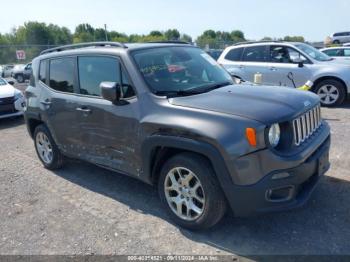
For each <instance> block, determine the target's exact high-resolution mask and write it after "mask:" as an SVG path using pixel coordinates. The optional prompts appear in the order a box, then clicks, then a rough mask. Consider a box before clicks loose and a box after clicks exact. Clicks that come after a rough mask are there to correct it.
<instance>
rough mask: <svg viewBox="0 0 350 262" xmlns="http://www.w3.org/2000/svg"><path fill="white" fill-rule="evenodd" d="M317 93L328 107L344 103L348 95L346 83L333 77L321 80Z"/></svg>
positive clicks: (322, 102) (316, 89)
mask: <svg viewBox="0 0 350 262" xmlns="http://www.w3.org/2000/svg"><path fill="white" fill-rule="evenodd" d="M315 93H316V94H317V95H318V96H319V98H320V100H321V104H322V105H323V106H328V107H332V106H338V105H340V104H342V103H343V102H344V99H345V97H346V94H345V87H344V85H343V84H342V83H341V82H339V81H338V80H333V79H329V80H324V81H322V82H320V83H319V84H318V85H317V86H316V88H315Z"/></svg>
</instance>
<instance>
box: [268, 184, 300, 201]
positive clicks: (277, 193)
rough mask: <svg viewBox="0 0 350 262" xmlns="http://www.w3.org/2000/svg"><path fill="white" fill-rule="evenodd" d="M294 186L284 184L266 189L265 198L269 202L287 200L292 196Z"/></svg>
mask: <svg viewBox="0 0 350 262" xmlns="http://www.w3.org/2000/svg"><path fill="white" fill-rule="evenodd" d="M293 194H294V186H285V187H280V188H275V189H269V190H267V191H266V200H268V201H271V202H283V201H288V200H290V199H291V198H292V197H293Z"/></svg>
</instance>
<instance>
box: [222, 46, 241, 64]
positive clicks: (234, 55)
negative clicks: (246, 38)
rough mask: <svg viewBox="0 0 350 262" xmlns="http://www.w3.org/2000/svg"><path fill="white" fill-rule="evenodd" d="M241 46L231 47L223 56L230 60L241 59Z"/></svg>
mask: <svg viewBox="0 0 350 262" xmlns="http://www.w3.org/2000/svg"><path fill="white" fill-rule="evenodd" d="M242 53H243V48H235V49H231V50H230V51H229V52H228V53H227V54H226V56H225V59H227V60H230V61H241V57H242Z"/></svg>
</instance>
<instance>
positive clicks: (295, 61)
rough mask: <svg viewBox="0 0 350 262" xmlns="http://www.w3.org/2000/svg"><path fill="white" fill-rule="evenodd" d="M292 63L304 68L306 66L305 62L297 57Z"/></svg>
mask: <svg viewBox="0 0 350 262" xmlns="http://www.w3.org/2000/svg"><path fill="white" fill-rule="evenodd" d="M292 62H293V63H294V64H298V67H303V66H304V61H303V59H301V58H300V57H296V58H294V59H292Z"/></svg>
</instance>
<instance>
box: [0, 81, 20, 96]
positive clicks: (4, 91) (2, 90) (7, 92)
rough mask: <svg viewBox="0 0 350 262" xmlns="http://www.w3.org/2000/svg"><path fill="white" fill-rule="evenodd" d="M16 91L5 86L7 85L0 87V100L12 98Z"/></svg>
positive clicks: (11, 87) (9, 86)
mask: <svg viewBox="0 0 350 262" xmlns="http://www.w3.org/2000/svg"><path fill="white" fill-rule="evenodd" d="M15 90H16V89H15V88H14V87H13V86H11V85H9V84H7V85H3V86H1V85H0V98H5V97H12V96H14V95H15V92H16V91H15Z"/></svg>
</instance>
